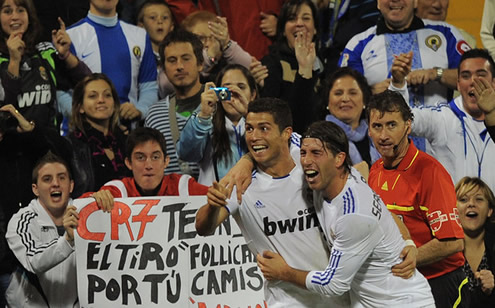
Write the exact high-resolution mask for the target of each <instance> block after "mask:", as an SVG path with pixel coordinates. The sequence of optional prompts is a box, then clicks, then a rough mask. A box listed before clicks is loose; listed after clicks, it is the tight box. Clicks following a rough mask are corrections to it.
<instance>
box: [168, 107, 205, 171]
mask: <svg viewBox="0 0 495 308" xmlns="http://www.w3.org/2000/svg"><path fill="white" fill-rule="evenodd" d="M212 130H213V123H212V121H211V120H201V121H199V120H198V116H197V115H196V114H195V113H193V114H192V115H191V116H190V117H189V119H188V120H187V122H186V125H184V128H182V131H181V132H180V138H179V140H178V141H177V144H176V147H177V156H178V157H179V159H181V160H184V161H187V162H199V161H201V159H203V156H204V155H205V151H206V145H207V144H208V142H209V141H210V133H211V131H212Z"/></svg>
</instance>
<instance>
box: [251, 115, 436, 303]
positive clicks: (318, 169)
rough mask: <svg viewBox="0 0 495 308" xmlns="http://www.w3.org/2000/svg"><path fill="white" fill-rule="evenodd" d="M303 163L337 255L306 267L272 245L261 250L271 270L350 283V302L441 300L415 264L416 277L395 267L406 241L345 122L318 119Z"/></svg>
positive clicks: (313, 286) (328, 287) (328, 284)
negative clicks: (365, 172) (353, 155)
mask: <svg viewBox="0 0 495 308" xmlns="http://www.w3.org/2000/svg"><path fill="white" fill-rule="evenodd" d="M301 165H302V167H303V169H304V174H305V178H306V181H307V183H308V185H309V187H310V188H311V189H313V191H314V192H313V200H314V201H313V202H314V208H315V210H316V214H317V216H318V219H319V221H320V225H321V227H322V229H323V232H324V233H325V236H326V239H327V244H328V246H329V248H331V257H330V261H329V262H328V266H327V267H326V269H325V270H323V271H315V270H309V271H308V270H300V269H297V268H294V267H292V266H290V265H288V264H287V263H286V261H285V260H284V258H285V257H284V258H283V257H282V256H280V255H279V254H278V253H274V252H270V251H265V252H263V255H262V256H261V255H258V266H259V267H260V269H261V271H262V272H263V274H264V276H265V278H266V279H268V280H269V281H277V280H282V281H287V282H291V283H293V284H295V285H297V286H299V287H301V288H303V289H308V290H311V291H314V292H318V293H320V294H324V295H327V296H330V297H332V296H339V295H341V294H343V293H344V292H347V291H349V294H350V300H351V307H385V306H393V307H435V302H434V299H433V296H432V294H431V290H430V286H429V284H428V282H427V280H426V279H425V278H424V277H423V275H421V273H419V272H418V271H417V270H415V271H414V272H413V273H412V275H411V277H410V278H409V279H402V278H400V277H397V276H394V275H393V273H392V267H393V266H394V265H396V264H398V263H400V262H401V259H400V254H401V250H402V249H403V248H404V246H405V245H406V243H405V242H404V240H403V239H402V237H401V235H400V232H399V229H398V227H397V225H396V223H395V222H394V218H393V217H392V215H391V213H390V212H389V211H388V210H387V208H386V206H385V205H384V204H383V202H382V200H381V199H380V197H379V196H378V195H377V194H376V193H375V192H373V190H371V188H370V187H369V186H368V185H367V183H366V181H365V180H364V178H362V177H361V175H360V174H359V173H358V172H357V171H356V170H355V169H354V168H352V167H351V164H350V158H349V146H348V141H347V138H346V136H345V133H344V132H343V131H342V129H340V128H339V127H338V126H337V125H336V124H334V123H332V122H326V121H321V122H316V123H313V124H312V125H311V126H310V128H309V129H308V131H307V133H306V134H305V136H304V139H303V141H302V145H301Z"/></svg>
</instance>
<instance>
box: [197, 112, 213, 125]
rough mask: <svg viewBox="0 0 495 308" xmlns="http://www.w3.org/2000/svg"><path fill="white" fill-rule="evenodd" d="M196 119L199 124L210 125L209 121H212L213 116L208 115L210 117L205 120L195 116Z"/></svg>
mask: <svg viewBox="0 0 495 308" xmlns="http://www.w3.org/2000/svg"><path fill="white" fill-rule="evenodd" d="M196 119H197V120H198V123H199V124H202V125H211V121H212V119H213V114H210V116H209V117H207V118H203V117H200V116H199V114H196Z"/></svg>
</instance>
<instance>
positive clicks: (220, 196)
mask: <svg viewBox="0 0 495 308" xmlns="http://www.w3.org/2000/svg"><path fill="white" fill-rule="evenodd" d="M206 196H207V197H208V204H209V205H212V206H225V205H227V201H226V200H227V198H228V196H227V188H225V186H223V185H222V184H220V183H218V182H217V181H214V182H213V185H212V186H210V188H208V193H207V194H206Z"/></svg>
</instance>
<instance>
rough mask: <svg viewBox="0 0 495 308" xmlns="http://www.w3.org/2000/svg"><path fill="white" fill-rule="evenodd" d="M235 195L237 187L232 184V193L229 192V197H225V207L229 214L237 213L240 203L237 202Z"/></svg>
mask: <svg viewBox="0 0 495 308" xmlns="http://www.w3.org/2000/svg"><path fill="white" fill-rule="evenodd" d="M236 196H237V187H236V186H234V188H233V189H232V193H231V194H230V198H228V199H227V205H226V206H225V207H226V208H227V211H229V213H230V215H237V214H238V213H239V207H240V206H241V205H240V204H239V203H238V202H237V199H236V198H237V197H236ZM243 202H244V201H243Z"/></svg>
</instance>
